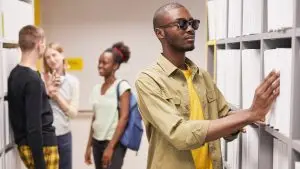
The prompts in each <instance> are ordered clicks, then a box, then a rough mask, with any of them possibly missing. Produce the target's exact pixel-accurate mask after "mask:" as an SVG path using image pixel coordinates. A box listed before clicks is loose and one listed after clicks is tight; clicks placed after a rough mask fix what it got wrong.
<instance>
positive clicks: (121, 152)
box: [93, 139, 126, 169]
mask: <svg viewBox="0 0 300 169" xmlns="http://www.w3.org/2000/svg"><path fill="white" fill-rule="evenodd" d="M108 143H109V141H98V140H95V139H93V156H94V162H95V166H96V169H104V168H103V167H102V156H103V153H104V150H105V148H106V147H107V145H108ZM125 154H126V147H124V146H123V145H121V144H118V145H117V146H116V148H115V150H114V154H113V157H112V160H111V165H110V166H109V167H108V168H106V169H121V168H122V165H123V160H124V157H125Z"/></svg>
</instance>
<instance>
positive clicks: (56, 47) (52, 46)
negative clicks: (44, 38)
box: [43, 43, 68, 73]
mask: <svg viewBox="0 0 300 169" xmlns="http://www.w3.org/2000/svg"><path fill="white" fill-rule="evenodd" d="M48 49H54V50H56V51H57V52H59V53H60V54H62V53H63V52H64V49H63V48H62V46H61V45H60V44H59V43H50V44H49V45H48V46H47V48H46V50H45V54H44V57H43V67H44V73H52V70H51V68H50V67H49V65H48V64H47V61H46V57H45V55H46V52H47V50H48ZM63 64H64V69H63V72H64V73H65V72H66V69H67V67H68V64H67V63H66V60H65V59H64V60H63Z"/></svg>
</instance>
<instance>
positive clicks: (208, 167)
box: [183, 69, 213, 169]
mask: <svg viewBox="0 0 300 169" xmlns="http://www.w3.org/2000/svg"><path fill="white" fill-rule="evenodd" d="M183 74H184V76H185V78H186V80H187V84H188V89H189V95H190V119H191V120H204V115H203V111H202V105H201V102H200V99H199V97H198V95H197V92H196V91H195V88H194V85H193V82H192V76H191V75H192V72H191V70H190V69H188V70H183ZM192 156H193V159H194V162H195V166H196V169H213V166H212V162H211V159H210V157H209V151H208V144H207V143H205V144H204V145H203V146H202V147H200V148H198V149H194V150H192Z"/></svg>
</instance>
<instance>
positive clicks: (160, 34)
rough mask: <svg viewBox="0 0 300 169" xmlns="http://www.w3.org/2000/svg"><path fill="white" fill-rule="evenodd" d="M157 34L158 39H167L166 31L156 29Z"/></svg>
mask: <svg viewBox="0 0 300 169" xmlns="http://www.w3.org/2000/svg"><path fill="white" fill-rule="evenodd" d="M155 34H156V36H157V38H158V39H164V38H165V31H164V30H163V29H160V28H155Z"/></svg>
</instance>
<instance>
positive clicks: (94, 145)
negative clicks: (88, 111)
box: [85, 42, 131, 169]
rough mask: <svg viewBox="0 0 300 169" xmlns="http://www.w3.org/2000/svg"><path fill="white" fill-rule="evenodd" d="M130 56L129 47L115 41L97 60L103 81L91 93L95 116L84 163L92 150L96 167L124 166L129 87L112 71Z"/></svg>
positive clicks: (108, 168) (88, 162)
mask: <svg viewBox="0 0 300 169" xmlns="http://www.w3.org/2000/svg"><path fill="white" fill-rule="evenodd" d="M129 57H130V51H129V48H128V47H127V46H126V45H124V43H123V42H118V43H115V44H114V45H113V46H112V47H111V48H108V49H106V50H105V51H104V52H103V53H102V54H101V55H100V58H99V61H98V72H99V75H100V76H102V77H103V78H104V82H103V83H101V84H97V85H95V87H94V88H93V90H92V92H91V95H90V103H91V105H92V107H93V112H94V115H93V118H92V125H91V129H90V135H89V139H88V143H87V147H86V153H85V163H86V164H88V165H90V164H92V161H91V154H92V152H93V157H94V163H95V166H96V169H121V168H122V165H123V159H124V156H125V154H126V149H127V148H126V147H125V146H124V145H122V144H120V139H121V137H122V135H123V133H124V130H125V128H126V125H127V122H128V118H129V107H130V95H131V93H130V90H131V87H130V85H129V84H128V83H127V82H126V81H123V80H121V79H117V78H116V76H115V73H116V71H117V70H118V69H119V68H120V65H121V64H122V63H126V62H127V61H128V60H129ZM118 85H119V86H118ZM117 88H118V89H119V96H118V95H117Z"/></svg>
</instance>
